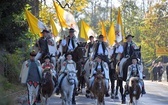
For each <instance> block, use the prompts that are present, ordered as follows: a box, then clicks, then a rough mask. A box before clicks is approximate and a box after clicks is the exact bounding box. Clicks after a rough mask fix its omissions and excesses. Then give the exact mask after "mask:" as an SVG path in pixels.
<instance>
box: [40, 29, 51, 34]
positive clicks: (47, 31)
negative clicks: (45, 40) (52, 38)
mask: <svg viewBox="0 0 168 105" xmlns="http://www.w3.org/2000/svg"><path fill="white" fill-rule="evenodd" d="M44 32H46V33H49V31H48V30H46V29H44V30H43V31H42V32H41V33H44Z"/></svg>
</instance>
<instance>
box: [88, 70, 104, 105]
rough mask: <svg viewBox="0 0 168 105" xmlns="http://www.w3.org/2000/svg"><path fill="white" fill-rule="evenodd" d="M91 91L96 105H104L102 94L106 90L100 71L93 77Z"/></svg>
mask: <svg viewBox="0 0 168 105" xmlns="http://www.w3.org/2000/svg"><path fill="white" fill-rule="evenodd" d="M91 91H92V93H93V95H94V96H95V98H96V100H97V103H96V105H105V101H104V93H105V91H106V88H105V81H104V76H103V74H102V73H101V70H100V71H97V74H96V75H95V79H94V83H93V85H92V87H91Z"/></svg>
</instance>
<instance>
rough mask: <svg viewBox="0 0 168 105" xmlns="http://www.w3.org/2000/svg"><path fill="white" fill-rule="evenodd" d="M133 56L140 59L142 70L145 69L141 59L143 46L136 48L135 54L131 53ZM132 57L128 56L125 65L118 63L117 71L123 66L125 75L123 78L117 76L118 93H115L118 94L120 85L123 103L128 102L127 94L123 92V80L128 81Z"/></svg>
mask: <svg viewBox="0 0 168 105" xmlns="http://www.w3.org/2000/svg"><path fill="white" fill-rule="evenodd" d="M132 56H135V57H136V58H138V59H139V62H138V63H139V64H140V68H141V71H143V64H142V61H141V46H140V47H139V48H137V49H134V51H133V54H132V55H131V57H132ZM131 57H130V58H128V59H127V60H126V61H125V63H124V64H123V65H120V63H118V64H117V66H116V70H117V72H119V69H120V68H121V66H122V68H123V70H122V71H123V77H122V78H120V77H117V82H118V83H117V86H116V93H115V95H117V94H118V87H120V94H121V97H122V104H125V103H126V99H125V97H126V94H125V93H123V89H124V88H123V81H126V79H127V72H128V66H129V65H131V64H132V60H131Z"/></svg>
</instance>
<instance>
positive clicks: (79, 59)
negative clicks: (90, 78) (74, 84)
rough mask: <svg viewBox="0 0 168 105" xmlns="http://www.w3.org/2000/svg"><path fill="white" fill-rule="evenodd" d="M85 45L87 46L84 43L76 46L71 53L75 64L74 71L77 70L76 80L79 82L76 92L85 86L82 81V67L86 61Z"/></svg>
mask: <svg viewBox="0 0 168 105" xmlns="http://www.w3.org/2000/svg"><path fill="white" fill-rule="evenodd" d="M86 44H87V43H86V42H80V43H78V46H77V47H76V48H75V49H74V51H73V52H72V59H73V61H74V62H76V69H77V70H78V72H77V78H78V80H79V84H78V91H79V90H81V89H82V88H84V84H85V81H84V80H85V79H84V76H83V67H84V64H85V62H86V59H87V58H86V57H85V53H86V49H85V46H86Z"/></svg>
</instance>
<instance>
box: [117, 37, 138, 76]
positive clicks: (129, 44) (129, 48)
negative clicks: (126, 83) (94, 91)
mask: <svg viewBox="0 0 168 105" xmlns="http://www.w3.org/2000/svg"><path fill="white" fill-rule="evenodd" d="M133 37H134V36H132V35H127V36H126V37H125V39H126V40H127V41H126V42H125V43H124V44H123V46H124V52H123V56H124V58H122V59H121V61H120V65H123V64H124V62H125V61H126V60H127V59H128V58H130V57H131V56H132V54H133V50H134V49H136V48H138V47H137V45H136V44H135V43H134V42H133V41H132V38H133ZM119 77H121V78H122V77H123V71H122V66H120V71H119Z"/></svg>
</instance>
